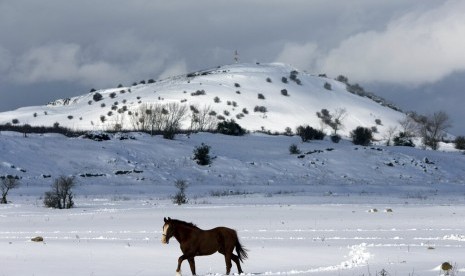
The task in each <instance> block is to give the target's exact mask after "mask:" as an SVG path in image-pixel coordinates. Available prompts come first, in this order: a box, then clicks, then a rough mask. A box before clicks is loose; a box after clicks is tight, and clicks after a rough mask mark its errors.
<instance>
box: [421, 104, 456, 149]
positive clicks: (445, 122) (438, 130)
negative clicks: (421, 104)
mask: <svg viewBox="0 0 465 276" xmlns="http://www.w3.org/2000/svg"><path fill="white" fill-rule="evenodd" d="M450 127H451V123H450V119H449V116H448V115H447V114H446V113H445V112H444V111H438V112H435V113H434V114H433V115H429V116H426V119H425V120H424V122H422V124H421V129H420V134H421V138H422V139H423V144H424V145H425V146H429V147H431V149H433V150H437V149H438V148H439V141H441V140H442V139H443V138H444V135H445V134H446V130H447V129H448V128H450Z"/></svg>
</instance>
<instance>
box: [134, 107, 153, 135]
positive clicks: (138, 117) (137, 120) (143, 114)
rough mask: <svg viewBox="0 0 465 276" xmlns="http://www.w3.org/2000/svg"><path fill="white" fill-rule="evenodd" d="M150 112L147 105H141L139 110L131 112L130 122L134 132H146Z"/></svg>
mask: <svg viewBox="0 0 465 276" xmlns="http://www.w3.org/2000/svg"><path fill="white" fill-rule="evenodd" d="M151 112H152V111H151V110H150V108H149V105H147V104H141V105H139V108H137V109H136V110H134V111H133V112H131V115H130V116H131V117H130V121H131V124H132V127H133V128H134V130H135V131H146V130H148V129H149V127H148V125H149V117H150V115H151Z"/></svg>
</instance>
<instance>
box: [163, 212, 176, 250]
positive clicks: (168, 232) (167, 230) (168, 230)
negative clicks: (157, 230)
mask: <svg viewBox="0 0 465 276" xmlns="http://www.w3.org/2000/svg"><path fill="white" fill-rule="evenodd" d="M163 219H164V221H165V224H164V225H163V234H162V237H161V242H162V243H164V244H168V243H170V238H171V237H172V236H173V235H174V226H173V225H172V221H171V218H170V217H168V219H167V218H163Z"/></svg>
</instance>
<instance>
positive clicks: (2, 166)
mask: <svg viewBox="0 0 465 276" xmlns="http://www.w3.org/2000/svg"><path fill="white" fill-rule="evenodd" d="M122 138H129V139H123V140H120V139H122ZM202 143H205V144H207V145H209V146H210V147H211V153H210V155H211V157H212V158H213V162H212V164H211V165H210V166H200V165H198V164H196V162H195V161H193V160H192V157H193V150H194V148H195V147H197V146H199V145H201V144H202ZM291 144H297V145H298V147H299V148H300V150H301V152H302V153H301V154H300V155H291V154H290V153H289V145H291ZM464 159H465V155H463V154H462V153H460V152H457V151H455V152H439V151H430V150H420V149H416V148H408V147H386V146H370V147H361V146H355V145H353V144H352V143H351V142H349V141H347V140H342V141H341V142H340V143H338V144H335V143H332V142H331V141H330V140H329V139H326V140H323V141H313V142H311V143H301V142H300V138H299V137H297V136H294V137H289V136H270V135H264V134H250V135H246V136H242V137H233V136H226V135H221V134H209V133H199V134H192V135H189V136H187V135H178V136H177V137H176V140H166V139H163V138H162V137H161V136H153V137H152V136H150V135H148V134H143V133H132V134H124V135H123V136H121V134H115V135H114V136H113V138H112V139H111V140H109V141H102V142H97V141H93V140H89V139H85V138H67V137H64V136H62V135H58V134H45V135H39V134H31V135H28V137H27V138H25V137H23V136H22V134H20V133H14V132H1V135H0V176H5V175H12V176H17V177H20V178H21V183H22V185H21V187H20V188H19V190H17V191H12V192H11V193H13V194H22V195H32V196H41V195H43V193H44V192H45V191H46V190H48V189H49V187H50V185H51V183H52V182H53V180H54V179H56V178H58V177H59V176H60V175H72V176H75V177H76V180H77V183H78V184H79V185H78V187H77V192H76V194H78V195H105V194H112V195H115V196H116V195H125V194H131V195H136V194H141V195H147V196H155V197H161V198H168V197H169V196H170V195H173V194H174V193H175V191H176V189H175V188H174V182H175V181H176V180H178V179H183V180H185V181H187V182H188V183H189V185H190V187H189V190H188V194H189V195H190V196H191V197H197V196H200V197H202V196H211V195H215V196H216V195H218V196H222V195H235V194H241V195H242V194H245V195H247V194H257V195H265V198H264V200H268V198H267V197H266V195H269V196H270V197H272V196H278V195H280V196H282V195H299V196H300V195H307V196H308V195H310V196H330V197H332V196H336V199H335V200H336V201H341V200H343V201H345V200H352V199H353V200H356V198H358V197H357V196H360V195H375V196H387V195H389V197H391V196H392V197H393V198H398V199H401V198H403V197H419V198H423V197H427V198H428V197H435V196H437V195H440V196H446V197H448V196H458V197H462V196H463V191H464V190H463V187H464V185H465V165H464V164H465V162H464V161H465V160H464ZM348 195H351V196H355V197H347V196H348ZM340 196H343V197H342V198H341V197H340Z"/></svg>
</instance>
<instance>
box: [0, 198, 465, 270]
mask: <svg viewBox="0 0 465 276" xmlns="http://www.w3.org/2000/svg"><path fill="white" fill-rule="evenodd" d="M283 199H284V198H283ZM12 200H13V201H14V202H16V204H10V205H2V206H0V248H1V249H2V250H0V275H2V276H3V275H5V276H6V275H8V276H10V275H15V276H22V275H57V271H59V272H60V273H62V272H63V273H66V275H174V274H175V268H176V263H177V258H178V257H179V256H180V255H181V251H180V249H179V244H178V243H177V241H176V240H174V239H173V240H172V241H171V242H170V244H168V245H163V244H162V243H161V241H160V240H161V233H162V229H161V228H162V225H163V217H165V216H170V217H171V218H177V219H181V220H186V221H192V222H194V223H196V224H197V225H198V226H199V227H200V228H202V229H209V228H213V227H215V226H219V225H222V226H227V227H231V228H234V229H236V230H237V231H238V233H239V237H240V240H241V242H242V243H243V244H244V246H245V247H246V248H247V249H249V250H250V251H249V259H247V260H246V261H245V263H244V264H243V268H244V271H245V272H246V275H376V272H379V271H381V270H382V269H385V270H386V271H388V272H389V273H390V275H438V274H439V273H440V272H439V271H438V267H439V265H440V264H441V263H442V262H445V261H448V262H450V263H452V264H453V265H456V266H457V269H458V270H459V269H461V268H463V267H464V266H465V264H464V263H463V260H464V259H465V250H464V248H463V247H464V246H465V244H464V242H465V206H463V205H458V206H456V205H442V206H438V205H427V204H422V205H412V204H393V205H383V204H296V203H293V202H292V200H291V201H289V200H287V199H286V200H285V201H288V202H287V204H253V203H251V202H253V201H254V198H253V197H251V198H249V203H248V204H244V203H237V202H236V198H235V197H230V198H228V199H224V201H223V203H222V204H220V203H210V204H196V205H194V204H189V205H183V206H174V205H172V204H171V203H170V202H168V201H166V200H165V201H163V200H161V201H160V200H152V199H128V200H121V201H117V200H113V199H111V198H105V197H102V198H77V200H76V205H77V208H75V209H71V210H52V209H46V208H44V207H42V206H41V205H37V204H36V203H35V202H34V200H28V199H27V198H19V197H12ZM208 200H209V199H208V198H207V199H205V201H208ZM374 209H376V210H378V212H370V210H374ZM387 209H392V212H386V210H387ZM35 236H42V237H44V242H43V243H35V242H32V241H30V239H31V238H32V237H35ZM196 265H197V272H198V273H199V275H221V274H222V273H224V271H225V265H224V258H223V256H222V255H220V254H215V255H212V256H206V257H197V258H196ZM182 269H183V275H190V270H189V266H188V263H187V262H185V263H183V266H182ZM232 271H233V272H237V270H236V268H235V266H233V269H232Z"/></svg>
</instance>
